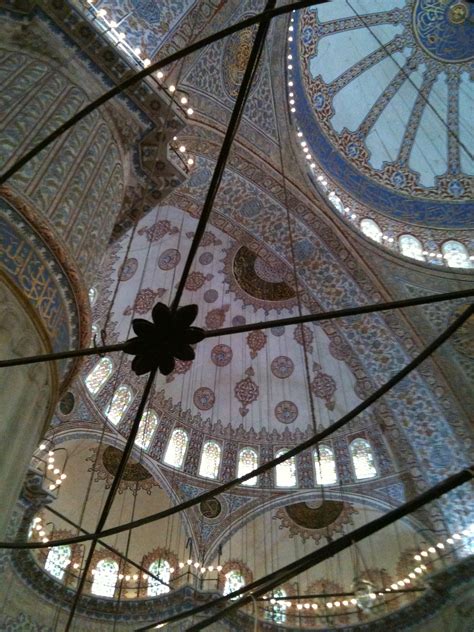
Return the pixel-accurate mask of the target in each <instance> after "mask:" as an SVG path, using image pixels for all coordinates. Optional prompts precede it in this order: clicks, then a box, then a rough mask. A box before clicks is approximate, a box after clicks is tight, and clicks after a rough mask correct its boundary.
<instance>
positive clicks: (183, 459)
mask: <svg viewBox="0 0 474 632" xmlns="http://www.w3.org/2000/svg"><path fill="white" fill-rule="evenodd" d="M176 431H180V432H184V434H185V436H186V445H185V447H184V451H183V456H182V459H181V464H180V465H174V464H173V463H170V462H169V461H167V460H166V455H167V454H168V450H169V449H170V446H171V442H172V440H173V435H174V434H175V432H176ZM188 448H189V433H188V432H187V430H185V429H184V428H182V427H181V426H175V427H174V428H173V431H172V432H171V434H170V438H169V439H168V443H167V445H166V450H165V451H164V454H163V457H162V461H163V463H164V464H165V465H167V466H168V467H172V468H173V469H175V470H182V469H183V468H184V464H185V462H186V456H187V453H188Z"/></svg>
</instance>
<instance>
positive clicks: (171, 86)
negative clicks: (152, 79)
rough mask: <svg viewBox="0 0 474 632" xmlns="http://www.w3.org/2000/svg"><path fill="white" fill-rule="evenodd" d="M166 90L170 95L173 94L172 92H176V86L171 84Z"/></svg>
mask: <svg viewBox="0 0 474 632" xmlns="http://www.w3.org/2000/svg"><path fill="white" fill-rule="evenodd" d="M168 90H169V91H170V92H171V93H173V92H174V91H175V90H176V86H174V85H173V84H171V85H170V86H169V87H168Z"/></svg>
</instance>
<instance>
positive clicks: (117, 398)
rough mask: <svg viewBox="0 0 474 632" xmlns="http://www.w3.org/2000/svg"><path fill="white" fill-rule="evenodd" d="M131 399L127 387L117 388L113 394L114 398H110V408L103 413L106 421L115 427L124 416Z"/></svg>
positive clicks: (130, 392) (129, 390) (131, 396)
mask: <svg viewBox="0 0 474 632" xmlns="http://www.w3.org/2000/svg"><path fill="white" fill-rule="evenodd" d="M132 398H133V395H132V391H131V389H130V388H129V387H128V386H126V385H125V384H122V385H121V386H119V387H118V389H117V390H116V391H115V393H114V396H113V397H112V401H111V402H110V406H109V407H108V409H107V410H106V411H105V414H106V416H107V419H108V420H109V421H110V423H112V424H114V426H116V425H117V424H118V423H119V422H120V420H121V419H122V417H123V416H124V414H125V411H126V410H127V408H128V407H129V406H130V402H131V401H132Z"/></svg>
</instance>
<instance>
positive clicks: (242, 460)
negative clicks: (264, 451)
mask: <svg viewBox="0 0 474 632" xmlns="http://www.w3.org/2000/svg"><path fill="white" fill-rule="evenodd" d="M257 467H258V455H257V453H256V452H255V450H254V449H253V448H242V450H241V451H240V452H239V466H238V470H237V476H238V477H240V476H244V474H248V473H249V472H251V471H252V470H254V469H255V468H257ZM256 484H257V477H256V476H254V477H253V478H249V479H248V481H245V482H244V483H242V485H248V486H249V487H250V486H253V485H256Z"/></svg>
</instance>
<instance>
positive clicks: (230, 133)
mask: <svg viewBox="0 0 474 632" xmlns="http://www.w3.org/2000/svg"><path fill="white" fill-rule="evenodd" d="M275 4H276V0H267V3H266V5H265V9H266V10H270V9H273V8H274V7H275ZM265 12H266V11H264V12H263V14H265ZM269 27H270V18H269V17H267V18H263V20H262V21H261V22H260V24H259V27H258V31H257V34H256V35H255V39H254V42H253V45H252V50H251V52H250V55H249V59H248V62H247V66H246V68H245V73H244V76H243V78H242V82H241V84H240V87H239V93H238V95H237V99H236V100H235V104H234V107H233V110H232V115H231V117H230V121H229V124H228V125H227V129H226V133H225V136H224V141H223V143H222V146H221V149H220V152H219V156H218V158H217V162H216V166H215V168H214V173H213V174H212V179H211V184H210V185H209V189H208V191H207V194H206V199H205V201H204V206H203V209H202V211H201V216H200V218H199V222H198V225H197V227H196V232H195V233H194V237H193V241H192V243H191V247H190V249H189V253H188V256H187V259H186V262H185V264H184V268H183V272H182V274H181V279H180V280H179V284H178V288H177V290H176V294H175V296H174V299H173V302H172V304H171V311H173V312H174V311H175V310H176V309H177V308H178V305H179V301H180V300H181V296H182V294H183V290H184V285H185V283H186V279H187V278H188V274H189V272H190V270H191V266H192V264H193V261H194V257H195V255H196V252H197V249H198V247H199V244H200V242H201V239H202V236H203V235H204V230H205V228H206V225H207V223H208V221H209V217H210V215H211V211H212V207H213V204H214V200H215V198H216V195H217V191H218V189H219V186H220V183H221V180H222V176H223V175H224V169H225V166H226V163H227V159H228V157H229V154H230V150H231V149H232V144H233V142H234V138H235V135H236V133H237V130H238V127H239V124H240V119H241V118H242V114H243V111H244V108H245V104H246V103H247V98H248V96H249V94H250V89H251V87H252V84H253V79H254V77H255V73H256V71H257V68H258V64H259V61H260V57H261V55H262V51H263V47H264V45H265V40H266V37H267V33H268V29H269Z"/></svg>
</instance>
